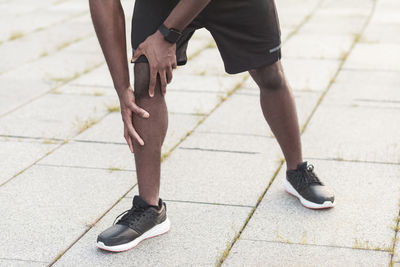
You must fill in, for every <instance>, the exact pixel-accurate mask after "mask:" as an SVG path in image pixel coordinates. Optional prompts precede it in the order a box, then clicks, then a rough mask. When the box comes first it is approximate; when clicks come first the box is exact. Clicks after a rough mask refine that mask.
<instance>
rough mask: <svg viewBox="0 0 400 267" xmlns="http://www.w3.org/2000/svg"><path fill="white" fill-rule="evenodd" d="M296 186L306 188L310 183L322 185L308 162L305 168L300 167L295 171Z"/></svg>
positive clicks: (312, 166)
mask: <svg viewBox="0 0 400 267" xmlns="http://www.w3.org/2000/svg"><path fill="white" fill-rule="evenodd" d="M297 173H298V175H297V177H296V178H297V179H296V180H297V183H298V184H297V186H298V187H299V188H303V189H304V188H306V187H308V186H309V185H311V184H318V185H322V183H321V181H320V180H319V178H318V176H317V175H316V174H315V173H314V165H312V164H309V165H307V167H305V168H301V169H300V171H299V172H297Z"/></svg>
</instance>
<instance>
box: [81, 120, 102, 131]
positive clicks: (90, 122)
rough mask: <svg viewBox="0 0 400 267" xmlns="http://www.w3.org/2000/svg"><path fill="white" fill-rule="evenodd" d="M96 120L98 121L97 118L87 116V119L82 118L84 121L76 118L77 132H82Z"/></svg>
mask: <svg viewBox="0 0 400 267" xmlns="http://www.w3.org/2000/svg"><path fill="white" fill-rule="evenodd" d="M97 122H98V119H95V118H89V119H87V120H84V121H79V120H77V128H78V133H82V132H83V131H85V130H86V129H88V128H90V127H91V126H93V125H95V124H96V123H97Z"/></svg>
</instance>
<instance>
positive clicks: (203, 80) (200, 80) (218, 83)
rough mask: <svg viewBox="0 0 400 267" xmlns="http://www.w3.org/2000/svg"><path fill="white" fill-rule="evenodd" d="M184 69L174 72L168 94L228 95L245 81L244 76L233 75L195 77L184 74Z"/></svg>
mask: <svg viewBox="0 0 400 267" xmlns="http://www.w3.org/2000/svg"><path fill="white" fill-rule="evenodd" d="M181 70H182V68H180V69H179V70H176V71H175V72H174V78H173V79H172V82H171V83H170V84H169V85H168V88H167V94H168V92H172V91H193V92H215V93H220V94H223V93H226V92H228V91H230V90H232V89H233V88H235V87H236V86H237V85H238V84H240V83H241V82H242V81H243V76H241V75H232V76H229V77H226V76H215V75H207V76H202V75H193V74H186V73H183V72H182V71H181Z"/></svg>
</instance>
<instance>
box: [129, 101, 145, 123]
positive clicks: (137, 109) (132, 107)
mask: <svg viewBox="0 0 400 267" xmlns="http://www.w3.org/2000/svg"><path fill="white" fill-rule="evenodd" d="M129 109H130V110H131V111H132V112H133V113H135V114H136V115H138V116H140V117H142V118H145V119H147V118H148V117H150V114H149V113H148V112H147V111H146V110H144V109H142V108H141V107H139V106H138V105H136V104H135V103H131V105H130V106H129Z"/></svg>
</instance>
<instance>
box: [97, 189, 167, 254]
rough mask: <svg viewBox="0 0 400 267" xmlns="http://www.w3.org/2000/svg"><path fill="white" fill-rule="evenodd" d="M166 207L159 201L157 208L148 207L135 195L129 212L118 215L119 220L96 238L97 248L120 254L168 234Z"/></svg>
mask: <svg viewBox="0 0 400 267" xmlns="http://www.w3.org/2000/svg"><path fill="white" fill-rule="evenodd" d="M166 211H167V207H166V204H165V202H163V201H162V200H161V199H159V201H158V207H156V206H150V205H149V204H147V202H146V201H145V200H144V199H143V198H141V197H140V196H138V195H136V196H135V197H134V198H133V205H132V208H131V209H130V210H127V211H125V212H123V213H122V214H120V215H119V216H118V217H117V218H116V219H115V220H117V219H118V218H119V217H120V216H122V217H121V219H120V220H118V222H117V223H116V224H115V221H114V224H113V226H111V227H110V228H108V229H106V230H105V231H104V232H102V233H101V234H100V235H99V236H98V237H97V246H98V247H99V248H101V249H104V250H108V251H113V252H121V251H126V250H128V249H131V248H134V247H135V246H136V245H137V244H139V242H141V241H143V240H145V239H148V238H151V237H155V236H159V235H162V234H164V233H166V232H168V230H169V228H170V225H171V223H170V221H169V219H168V218H167V213H166Z"/></svg>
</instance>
